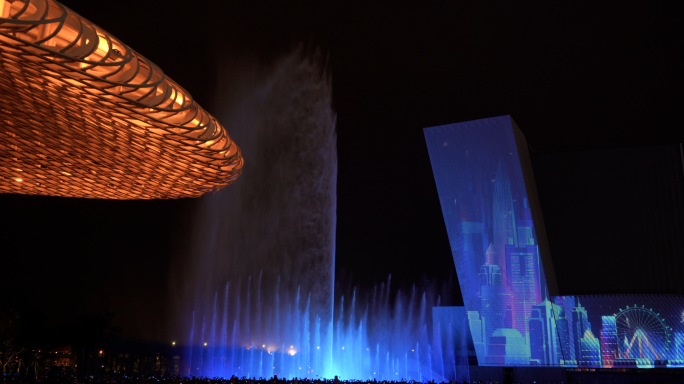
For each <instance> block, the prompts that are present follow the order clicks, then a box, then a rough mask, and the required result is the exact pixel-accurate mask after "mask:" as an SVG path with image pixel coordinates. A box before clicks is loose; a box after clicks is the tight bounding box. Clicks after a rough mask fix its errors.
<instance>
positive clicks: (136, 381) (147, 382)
mask: <svg viewBox="0 0 684 384" xmlns="http://www.w3.org/2000/svg"><path fill="white" fill-rule="evenodd" d="M38 382H39V383H55V384H300V383H302V384H344V383H354V384H389V383H396V384H401V383H416V382H415V381H403V380H398V381H360V380H338V379H332V380H325V379H293V380H285V379H278V378H271V379H248V378H246V377H243V378H238V377H235V376H233V377H232V378H230V379H224V378H206V377H203V378H200V377H145V376H123V375H122V376H119V375H116V376H102V377H94V376H89V377H85V378H77V377H76V376H75V375H69V374H53V375H48V376H37V377H35V376H24V375H5V376H4V377H3V381H2V383H3V384H4V383H6V384H28V383H38ZM448 383H453V384H457V383H458V382H448ZM479 383H483V382H482V381H480V382H479Z"/></svg>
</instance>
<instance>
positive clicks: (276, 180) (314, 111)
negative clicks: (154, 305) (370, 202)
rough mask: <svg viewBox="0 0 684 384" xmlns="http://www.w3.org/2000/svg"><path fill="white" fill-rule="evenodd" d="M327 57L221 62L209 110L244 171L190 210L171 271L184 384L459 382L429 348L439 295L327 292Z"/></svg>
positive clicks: (331, 192) (333, 182) (330, 138)
mask: <svg viewBox="0 0 684 384" xmlns="http://www.w3.org/2000/svg"><path fill="white" fill-rule="evenodd" d="M323 59H324V58H323V56H321V55H316V54H314V55H311V56H309V55H308V54H306V53H305V51H304V50H297V51H295V52H293V53H292V54H290V55H285V56H284V57H283V58H281V59H279V60H276V61H275V62H274V63H273V64H272V65H270V64H269V65H264V64H263V63H262V62H261V61H259V60H255V61H254V62H250V61H249V60H247V61H245V60H236V62H228V63H220V64H219V65H218V68H219V69H220V70H219V71H218V73H219V74H220V78H219V79H218V81H217V95H216V100H217V103H216V108H215V110H216V111H217V117H218V118H219V120H220V121H221V122H222V123H223V124H224V125H226V126H227V127H229V130H230V132H231V136H232V137H233V139H235V141H236V143H238V144H239V145H240V148H241V149H242V151H243V155H244V158H245V167H244V174H243V175H241V176H240V178H239V179H238V180H237V181H236V182H235V183H234V184H232V185H230V186H228V187H226V188H224V189H222V190H221V191H219V192H217V193H215V194H205V195H204V196H202V197H201V198H200V199H198V200H196V206H195V207H194V208H195V209H194V210H193V214H194V215H195V216H194V218H193V225H192V229H191V233H192V242H191V244H190V246H189V247H188V248H187V249H186V250H184V251H183V252H179V254H180V256H182V257H178V259H177V260H176V263H175V264H174V268H173V270H172V271H171V274H170V276H171V278H170V281H169V283H170V284H169V287H170V290H171V292H170V297H171V298H172V300H173V302H172V308H173V310H174V313H173V316H170V318H171V319H172V324H171V327H170V328H171V331H172V332H173V335H172V337H174V338H175V339H176V340H178V339H181V337H179V335H182V339H181V340H182V341H179V342H178V345H180V344H184V345H186V348H185V352H184V353H183V354H182V356H181V360H182V363H181V373H182V374H183V375H193V376H209V377H213V376H223V377H229V376H231V375H237V376H240V377H241V376H249V377H271V376H272V375H274V374H277V375H278V376H279V377H288V378H292V377H312V378H315V377H326V378H332V377H334V376H335V375H338V376H341V377H342V378H343V379H367V378H378V379H399V378H403V379H412V380H421V381H427V380H431V379H434V380H441V378H442V377H448V376H449V375H450V373H449V372H453V369H451V370H450V368H449V367H450V366H452V365H453V362H451V363H444V361H445V360H444V359H447V360H448V359H449V357H448V356H451V355H448V354H447V353H443V352H442V346H446V345H447V344H448V343H446V342H442V341H440V340H437V341H433V337H434V335H433V332H432V320H431V318H432V317H431V310H432V307H433V306H434V305H436V304H437V297H438V296H439V295H438V294H437V293H436V292H437V291H436V290H434V289H428V288H429V287H425V288H420V289H414V290H409V291H408V293H407V294H402V293H398V290H396V289H395V290H394V291H392V290H391V289H390V284H389V281H387V282H385V283H384V284H380V285H378V286H376V287H374V288H373V287H370V288H369V287H359V288H358V289H356V290H355V289H353V288H352V289H350V290H349V291H345V292H342V291H341V290H340V289H335V290H334V289H333V287H334V286H335V281H334V277H335V270H334V267H335V233H336V220H337V216H336V215H337V150H336V143H337V138H336V137H337V136H336V129H337V128H336V115H335V112H334V110H333V109H332V88H331V87H332V85H331V79H330V76H329V73H328V72H327V70H326V67H325V65H324V60H323ZM224 77H225V78H224ZM442 297H444V296H443V295H442ZM436 335H437V336H438V338H439V337H442V338H444V337H445V332H442V333H441V336H440V332H439V331H438V332H436ZM452 355H453V354H452ZM443 357H444V359H443Z"/></svg>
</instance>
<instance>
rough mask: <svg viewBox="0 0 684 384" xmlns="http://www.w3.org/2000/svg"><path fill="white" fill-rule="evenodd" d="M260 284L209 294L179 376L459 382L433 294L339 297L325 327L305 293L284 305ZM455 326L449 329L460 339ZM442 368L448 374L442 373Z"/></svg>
mask: <svg viewBox="0 0 684 384" xmlns="http://www.w3.org/2000/svg"><path fill="white" fill-rule="evenodd" d="M254 283H256V284H254ZM262 284H263V282H262V281H261V279H256V281H253V280H252V279H251V278H249V279H247V281H246V282H245V283H243V284H242V286H239V284H233V285H232V284H231V283H228V284H226V286H225V289H224V290H223V292H216V293H215V294H214V298H213V299H214V303H213V308H212V309H211V311H210V312H208V313H206V314H199V313H193V314H192V317H193V319H194V320H193V325H192V327H191V329H190V330H189V332H188V335H189V340H188V345H189V347H187V351H186V353H185V356H184V359H185V362H184V365H183V368H182V369H183V374H185V375H193V376H207V377H216V376H221V377H230V376H232V375H236V376H239V377H242V376H247V377H254V378H258V377H263V378H268V377H272V376H274V375H277V376H278V377H280V378H288V379H292V378H295V377H297V378H305V377H308V378H316V377H326V378H332V377H334V376H335V375H337V376H339V377H340V378H342V379H347V380H349V379H377V380H397V379H404V380H415V381H422V382H427V381H432V380H434V381H438V382H439V381H443V380H454V379H456V377H455V376H454V375H455V374H456V368H455V367H454V366H453V365H454V364H455V359H454V357H453V350H454V348H455V346H454V345H444V346H443V343H444V340H446V344H453V342H452V341H451V340H453V339H454V338H453V337H452V335H448V336H447V335H440V331H439V327H437V328H435V330H434V332H433V324H432V306H435V305H439V301H440V298H439V296H438V295H437V294H436V293H434V290H433V289H429V290H422V291H421V290H419V289H416V288H415V287H414V288H413V289H412V290H411V291H410V292H409V293H408V294H407V295H403V294H402V293H401V292H398V293H396V294H395V295H392V292H391V289H390V288H391V287H390V280H389V279H388V281H387V282H386V283H382V284H380V285H378V286H375V287H374V288H373V289H370V290H368V292H366V294H363V295H362V294H359V293H358V290H357V288H354V289H353V291H352V292H351V297H345V296H340V297H339V300H338V303H337V305H336V310H335V316H334V322H333V324H322V323H321V317H320V316H318V315H317V314H315V313H312V312H311V308H310V298H309V296H310V295H309V294H308V293H304V292H301V290H298V291H297V293H296V295H294V296H292V297H288V296H287V295H283V292H281V290H280V288H276V290H275V292H262V288H261V287H262ZM275 286H276V287H279V286H280V284H278V283H276V285H275ZM431 292H433V293H431ZM268 297H272V298H273V300H269V299H268ZM460 325H461V324H458V326H460ZM328 326H332V327H333V330H334V331H333V335H334V336H333V351H332V364H331V365H330V368H327V367H326V364H324V362H323V361H322V360H323V358H324V356H325V354H324V353H323V351H322V350H321V329H322V328H325V327H328ZM455 326H457V324H453V326H450V327H447V329H449V332H451V329H455V330H456V331H457V332H458V331H465V330H464V329H462V327H455ZM443 336H447V337H443ZM460 339H461V340H465V338H460ZM443 347H444V348H443ZM445 351H446V352H445ZM190 362H191V363H190ZM445 364H446V365H451V367H449V368H447V369H446V370H445Z"/></svg>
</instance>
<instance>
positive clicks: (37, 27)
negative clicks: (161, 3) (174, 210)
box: [0, 0, 243, 199]
mask: <svg viewBox="0 0 684 384" xmlns="http://www.w3.org/2000/svg"><path fill="white" fill-rule="evenodd" d="M242 165H243V160H242V157H241V154H240V149H239V148H238V147H237V145H236V144H235V143H234V142H233V141H232V140H231V139H230V137H229V136H228V134H227V132H226V130H225V128H224V127H222V126H221V125H220V124H219V123H218V121H217V120H216V119H215V118H214V117H212V116H211V115H210V114H208V113H207V112H206V111H204V110H203V109H202V108H201V107H200V106H199V105H197V104H196V103H195V102H194V101H193V99H192V97H191V96H190V95H189V94H188V92H186V91H185V90H183V88H181V87H180V86H179V85H178V84H176V83H175V82H173V81H172V80H171V79H169V78H168V77H166V76H165V75H164V73H163V72H162V71H161V70H160V69H159V67H157V66H156V65H154V64H153V63H152V62H150V61H149V60H147V59H145V58H144V57H143V56H141V55H140V54H138V53H137V52H135V51H133V50H131V49H130V48H129V47H128V46H126V45H125V44H123V43H122V42H121V41H119V40H117V39H116V38H115V37H113V36H111V35H110V34H108V33H107V32H105V31H104V30H102V29H101V28H99V27H97V26H96V25H94V24H92V23H90V22H89V21H87V20H85V19H84V18H82V17H81V16H79V15H77V14H76V13H74V12H73V11H71V10H70V9H68V8H66V7H64V6H63V5H62V4H60V3H58V2H57V1H54V0H25V1H19V0H0V192H4V193H21V194H33V195H52V196H69V197H85V198H102V199H156V198H179V197H197V196H200V195H202V194H203V193H205V192H208V191H216V190H218V189H220V188H222V187H223V186H226V185H228V184H230V183H231V182H233V181H234V180H235V179H236V178H237V177H238V176H239V175H240V172H241V169H242Z"/></svg>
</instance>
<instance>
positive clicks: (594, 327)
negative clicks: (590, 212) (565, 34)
mask: <svg viewBox="0 0 684 384" xmlns="http://www.w3.org/2000/svg"><path fill="white" fill-rule="evenodd" d="M514 129H517V128H514V125H513V122H512V120H511V118H510V116H500V117H495V118H489V119H482V120H475V121H469V122H464V123H458V124H449V125H444V126H438V127H432V128H426V129H425V130H424V133H425V140H426V143H427V147H428V152H429V154H430V161H431V164H432V170H433V173H434V177H435V182H436V184H437V191H438V194H439V199H440V203H441V206H442V213H443V215H444V222H445V225H446V229H447V234H448V237H449V242H450V244H451V251H452V255H453V258H454V263H455V266H456V272H457V275H458V281H459V284H460V287H461V293H462V295H463V301H464V305H465V311H466V316H467V319H468V327H469V329H470V332H471V336H472V342H473V346H474V349H475V354H476V356H477V361H478V364H479V365H493V366H518V365H542V366H587V367H650V366H658V367H665V366H682V365H680V364H682V361H681V359H684V350H683V349H684V323H683V321H684V300H682V298H679V297H676V296H666V295H655V296H652V295H642V296H629V295H628V296H618V295H607V296H606V295H603V296H586V297H579V296H561V297H550V296H549V294H548V289H547V286H546V278H545V276H544V268H543V265H542V262H541V258H540V254H539V247H538V241H537V234H536V232H535V227H534V223H533V219H532V212H531V209H530V204H529V201H528V192H527V190H526V188H525V180H524V178H523V172H522V166H521V161H520V156H519V154H518V149H517V148H518V146H517V145H516V141H515V136H514ZM519 137H522V136H519ZM519 144H522V145H521V148H527V144H526V143H519Z"/></svg>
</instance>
